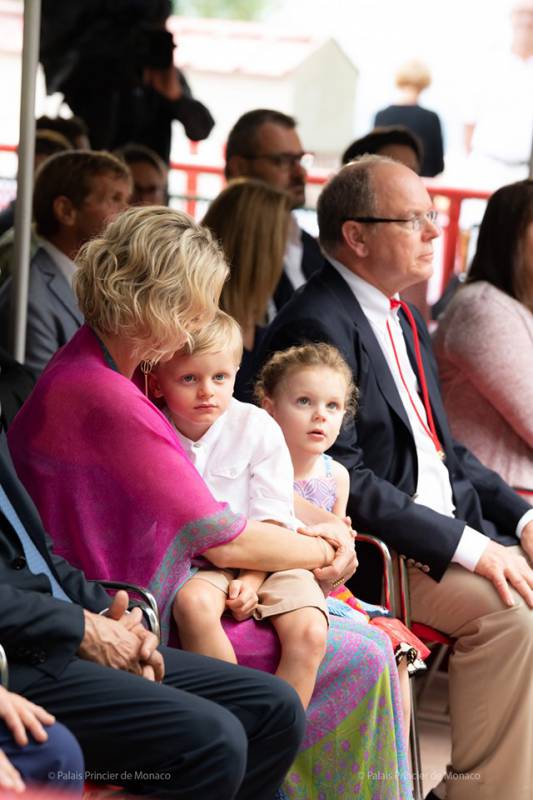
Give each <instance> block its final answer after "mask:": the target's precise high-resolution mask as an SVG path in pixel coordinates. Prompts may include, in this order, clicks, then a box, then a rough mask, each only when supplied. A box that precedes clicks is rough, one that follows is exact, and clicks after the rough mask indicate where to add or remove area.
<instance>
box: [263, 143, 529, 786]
mask: <svg viewBox="0 0 533 800" xmlns="http://www.w3.org/2000/svg"><path fill="white" fill-rule="evenodd" d="M318 224H319V230H320V237H319V238H320V243H321V246H322V248H323V250H324V252H325V253H326V254H327V261H326V263H325V265H324V267H323V269H322V270H321V271H320V272H318V273H317V274H316V275H314V276H313V277H312V278H311V280H310V281H309V282H308V283H307V284H306V286H305V287H304V289H303V290H302V291H301V292H300V293H298V294H297V295H295V297H294V298H293V299H292V300H291V302H290V303H288V304H287V306H285V307H284V308H283V309H282V310H281V312H280V313H279V314H278V316H277V317H276V319H275V320H274V322H273V323H272V324H271V326H270V328H269V330H268V331H267V334H266V337H265V340H264V343H263V349H262V353H261V354H260V356H262V358H261V360H265V358H266V356H267V355H268V353H270V352H272V351H275V350H282V349H285V348H286V347H289V346H291V345H295V344H300V343H302V342H304V341H317V342H328V343H330V344H333V345H336V346H337V347H338V348H339V350H340V351H341V352H342V353H343V355H344V357H345V358H346V360H347V362H348V363H349V365H350V367H351V369H352V371H353V375H354V378H355V380H356V382H357V384H358V386H359V390H360V404H359V409H358V412H357V417H356V419H355V422H349V421H348V422H347V423H346V425H345V426H344V428H343V430H342V431H341V434H340V436H339V438H338V440H337V442H336V443H335V445H334V446H333V448H332V455H333V456H334V457H335V458H337V459H339V461H341V462H342V463H343V464H344V465H345V466H346V467H347V468H348V470H349V472H350V497H349V502H348V513H349V514H350V516H351V518H352V524H353V525H354V527H356V528H358V529H359V530H362V531H370V532H372V533H376V535H378V536H380V537H381V538H382V539H384V540H385V542H386V543H387V544H388V545H389V546H390V547H391V548H393V549H394V550H395V551H396V552H397V553H398V554H400V555H401V557H403V558H405V559H406V562H407V565H408V568H409V581H410V595H411V604H412V613H413V619H415V620H417V621H418V622H422V623H425V624H426V625H429V626H431V627H433V628H436V629H437V630H440V631H443V632H444V633H446V634H448V635H450V636H451V637H453V638H454V639H455V640H456V643H455V646H454V649H453V653H452V655H451V657H450V665H449V677H450V715H451V725H452V759H451V760H452V766H451V769H450V770H449V772H448V775H447V778H446V781H445V782H443V783H442V784H440V785H439V786H438V787H436V788H435V789H433V791H432V792H431V793H430V794H429V795H428V797H429V798H433V800H435V799H436V798H439V799H440V798H444V797H447V798H448V800H471V798H475V799H476V800H495V798H499V797H509V798H511V797H512V798H513V800H514V799H515V798H521V800H526V798H530V797H532V796H533V761H532V759H531V746H532V739H531V735H532V731H533V680H532V675H533V673H532V665H533V612H532V607H533V570H532V569H531V563H532V560H533V509H532V508H531V506H530V505H529V504H528V503H527V502H526V501H525V500H523V499H522V498H520V497H519V496H518V495H517V494H515V493H514V492H513V491H512V489H510V487H508V486H507V484H505V483H504V481H503V480H502V479H501V478H500V477H499V476H498V475H497V474H496V473H494V472H492V471H491V470H489V469H487V468H486V467H484V466H483V465H482V464H481V463H480V462H479V461H478V460H477V459H476V458H475V457H474V456H473V455H472V454H471V453H470V452H469V451H468V450H467V449H466V448H465V447H463V446H462V445H461V444H459V443H458V442H455V441H454V440H453V439H452V437H451V434H450V431H449V427H448V423H447V420H446V415H445V412H444V408H443V405H442V400H441V396H440V390H439V385H438V378H437V370H436V367H435V363H434V359H433V355H432V352H431V341H430V338H429V336H428V332H427V330H426V328H425V326H424V323H423V321H422V318H421V316H420V315H419V313H418V312H417V311H416V310H413V309H411V308H410V307H409V306H408V305H407V304H402V302H401V301H400V300H399V293H400V292H402V291H403V290H404V289H406V288H407V287H409V286H411V285H412V284H414V283H416V282H418V281H420V280H424V279H427V278H428V277H429V276H430V275H431V272H432V259H433V240H434V239H435V238H436V237H437V236H438V235H439V229H438V227H437V226H436V215H435V212H434V211H433V209H432V207H431V200H430V197H429V195H428V193H427V191H426V189H425V187H424V184H423V183H422V181H421V180H420V178H419V177H418V176H417V175H416V174H415V173H414V172H412V171H411V170H410V169H408V168H407V167H405V166H404V165H402V164H399V163H397V162H394V161H392V160H390V159H388V158H384V157H382V156H376V155H372V156H363V157H361V158H359V159H357V160H355V161H354V162H352V163H350V164H348V165H346V166H345V167H343V169H341V170H340V172H339V173H338V174H337V175H336V176H335V177H334V178H333V179H332V180H331V181H330V182H329V183H328V184H327V185H326V187H325V188H324V190H323V192H322V194H321V196H320V198H319V201H318ZM315 519H316V521H317V522H318V521H320V520H319V518H318V516H317V515H315ZM361 549H362V548H358V553H359V562H360V564H361V562H362V555H363V554H362V553H361ZM361 573H362V576H363V578H367V577H368V567H367V566H366V565H364V564H363V566H360V568H359V571H358V573H357V574H356V576H355V577H356V578H357V577H358V576H359V575H360V574H361ZM375 586H379V582H378V581H377V580H376V582H375ZM363 596H364V595H363ZM369 599H370V598H369Z"/></svg>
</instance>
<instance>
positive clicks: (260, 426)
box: [165, 397, 299, 530]
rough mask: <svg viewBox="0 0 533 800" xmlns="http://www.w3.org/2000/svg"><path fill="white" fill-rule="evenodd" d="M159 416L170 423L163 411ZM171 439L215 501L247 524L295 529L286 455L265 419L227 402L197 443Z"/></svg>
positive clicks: (250, 408) (280, 438) (251, 408)
mask: <svg viewBox="0 0 533 800" xmlns="http://www.w3.org/2000/svg"><path fill="white" fill-rule="evenodd" d="M165 414H166V415H167V417H169V419H170V416H169V413H168V410H167V409H165ZM176 434H177V436H178V438H179V440H180V442H181V444H182V446H183V448H184V450H185V451H186V453H187V455H188V456H189V458H190V460H191V461H192V463H193V464H194V466H195V467H196V469H197V470H198V472H199V473H200V475H201V476H202V478H203V479H204V481H205V482H206V484H207V485H208V487H209V489H210V490H211V492H212V494H213V496H214V497H215V499H216V500H219V501H220V502H227V503H228V504H229V506H230V508H231V510H232V511H234V512H235V513H238V514H242V515H243V516H245V517H246V518H247V519H255V520H260V521H261V520H268V519H271V520H275V521H276V522H280V523H281V524H282V525H285V526H286V527H287V528H291V529H293V530H295V529H296V528H297V527H298V525H299V523H297V521H296V519H295V516H294V490H293V484H294V470H293V467H292V462H291V456H290V453H289V450H288V448H287V445H286V443H285V439H284V437H283V433H282V431H281V428H280V427H279V425H278V423H277V422H276V421H275V420H274V419H273V418H272V417H271V416H270V414H268V413H267V412H266V411H264V410H263V409H262V408H257V406H254V405H252V404H251V403H241V402H240V401H239V400H236V399H235V398H234V397H233V398H232V399H231V402H230V405H229V407H228V409H227V411H225V412H224V414H222V415H221V416H220V417H219V418H218V419H217V420H216V421H215V422H214V423H213V424H212V425H211V427H210V428H209V430H208V431H206V433H204V435H203V436H202V437H201V438H200V439H198V441H196V442H193V441H192V440H191V439H188V438H187V437H186V436H184V435H183V434H182V433H180V431H179V430H177V429H176Z"/></svg>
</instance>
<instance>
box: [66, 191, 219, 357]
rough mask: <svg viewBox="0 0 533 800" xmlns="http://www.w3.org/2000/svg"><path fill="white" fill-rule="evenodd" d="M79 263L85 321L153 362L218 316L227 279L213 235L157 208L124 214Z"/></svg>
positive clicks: (179, 215)
mask: <svg viewBox="0 0 533 800" xmlns="http://www.w3.org/2000/svg"><path fill="white" fill-rule="evenodd" d="M77 263H78V266H79V269H78V271H77V272H76V274H75V276H74V291H75V293H76V296H77V298H78V303H79V306H80V309H81V311H82V312H83V314H84V316H85V320H86V322H87V323H88V324H89V325H90V326H91V327H92V328H93V329H94V330H95V331H97V332H99V333H100V334H105V335H107V336H119V335H120V337H121V338H127V339H128V340H129V341H130V342H131V343H132V344H134V350H135V353H136V354H137V355H138V356H139V360H149V361H154V360H159V359H160V358H161V357H164V356H170V355H172V353H174V352H175V351H176V350H177V349H178V348H179V347H181V346H182V345H183V344H184V343H185V341H187V339H188V337H189V336H190V333H191V332H192V331H193V330H195V329H198V328H199V327H201V326H202V324H203V323H205V322H208V321H209V320H210V319H211V318H212V317H213V316H214V314H215V311H216V310H217V308H218V298H219V296H220V291H221V288H222V285H223V283H224V281H225V279H226V276H227V274H228V268H227V265H226V262H225V259H224V254H223V252H222V250H221V248H220V247H219V245H218V244H217V243H216V242H215V240H214V239H213V237H212V236H211V234H210V233H209V231H208V230H206V229H205V228H204V227H202V226H200V225H196V224H195V223H194V222H193V221H192V220H191V218H190V217H188V216H187V215H186V214H184V213H182V212H180V211H171V210H170V209H168V208H165V207H154V206H151V207H142V208H131V209H129V210H128V211H126V212H125V213H124V214H121V215H120V216H119V217H117V219H116V220H115V221H114V222H112V223H111V224H110V225H109V226H108V227H107V229H106V231H105V234H103V235H102V236H101V237H99V238H96V239H92V240H91V241H89V242H88V243H87V244H86V245H84V247H83V248H82V249H81V250H80V253H79V254H78V258H77Z"/></svg>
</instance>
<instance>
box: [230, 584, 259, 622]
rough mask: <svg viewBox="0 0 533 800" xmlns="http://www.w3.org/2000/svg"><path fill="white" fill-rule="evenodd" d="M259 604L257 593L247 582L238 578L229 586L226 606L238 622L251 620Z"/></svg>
mask: <svg viewBox="0 0 533 800" xmlns="http://www.w3.org/2000/svg"><path fill="white" fill-rule="evenodd" d="M258 603H259V598H258V596H257V592H256V591H255V590H254V589H252V588H251V587H250V586H247V584H246V582H245V581H243V580H240V579H239V578H236V579H235V580H234V581H232V582H231V583H230V585H229V589H228V599H227V600H226V606H227V608H229V610H230V611H231V613H232V614H233V616H234V617H235V619H236V620H237V622H243V620H245V619H249V618H250V617H251V616H252V614H253V612H254V611H255V609H256V608H257V604H258Z"/></svg>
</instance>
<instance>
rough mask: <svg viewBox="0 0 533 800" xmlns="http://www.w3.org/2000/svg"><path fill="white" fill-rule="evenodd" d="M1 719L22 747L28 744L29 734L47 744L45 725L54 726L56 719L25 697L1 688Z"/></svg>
mask: <svg viewBox="0 0 533 800" xmlns="http://www.w3.org/2000/svg"><path fill="white" fill-rule="evenodd" d="M0 719H3V720H4V722H5V724H6V726H7V727H8V728H9V730H10V731H11V733H12V734H13V739H14V740H15V742H16V743H17V744H19V745H20V746H21V747H24V746H25V745H27V744H28V734H27V732H29V733H31V735H32V736H33V738H34V739H35V741H37V742H46V740H47V739H48V734H47V732H46V731H45V729H44V728H43V725H52V724H53V723H54V722H55V717H54V716H52V714H49V713H48V711H45V710H44V708H41V706H38V705H35V703H30V701H29V700H26V698H25V697H21V696H20V695H19V694H15V693H14V692H8V691H7V689H4V688H3V687H1V686H0Z"/></svg>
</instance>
